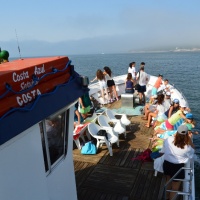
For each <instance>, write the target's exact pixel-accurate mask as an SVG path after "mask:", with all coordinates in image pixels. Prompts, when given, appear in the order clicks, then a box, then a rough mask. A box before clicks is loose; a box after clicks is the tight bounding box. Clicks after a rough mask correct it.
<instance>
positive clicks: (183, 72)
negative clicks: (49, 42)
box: [69, 52, 200, 199]
mask: <svg viewBox="0 0 200 200" xmlns="http://www.w3.org/2000/svg"><path fill="white" fill-rule="evenodd" d="M199 57H200V52H176V53H174V52H170V53H134V54H99V55H72V56H69V58H70V60H72V64H73V65H75V69H76V71H77V72H78V73H80V74H81V75H85V76H88V77H89V79H90V80H91V79H92V78H94V77H95V73H96V70H97V69H103V67H104V66H109V67H110V68H111V70H112V71H113V75H115V76H117V75H121V74H126V73H127V69H128V64H129V63H130V62H132V61H135V62H136V69H137V70H138V69H139V65H140V63H141V62H145V63H146V65H145V71H146V72H147V73H149V74H151V75H155V76H157V75H158V74H159V73H162V74H163V76H164V79H165V78H167V79H168V80H169V82H170V83H171V84H174V85H175V87H176V88H178V89H179V90H180V91H182V93H183V94H184V96H185V97H186V99H187V100H188V103H189V106H190V108H191V110H192V113H193V115H194V118H195V121H196V127H195V130H196V131H198V132H199V133H200V100H199V99H200V92H199V88H200V78H199V74H200V59H199ZM194 144H195V147H196V155H197V160H200V159H199V158H200V134H199V135H194ZM199 169H200V165H199V162H197V161H196V162H195V187H196V199H200V170H199Z"/></svg>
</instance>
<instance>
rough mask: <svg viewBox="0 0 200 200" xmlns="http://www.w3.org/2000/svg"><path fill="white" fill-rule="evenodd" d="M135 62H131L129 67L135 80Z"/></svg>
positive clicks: (129, 71)
mask: <svg viewBox="0 0 200 200" xmlns="http://www.w3.org/2000/svg"><path fill="white" fill-rule="evenodd" d="M135 64H136V63H135V62H131V63H130V64H129V68H128V73H131V74H132V79H133V80H135V79H136V74H137V73H136V70H135Z"/></svg>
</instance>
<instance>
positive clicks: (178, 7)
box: [0, 0, 200, 56]
mask: <svg viewBox="0 0 200 200" xmlns="http://www.w3.org/2000/svg"><path fill="white" fill-rule="evenodd" d="M0 3H1V11H0V15H1V30H0V47H1V49H2V50H3V49H6V50H8V51H9V52H10V54H11V55H13V56H17V55H18V50H17V39H16V33H15V30H16V32H17V37H18V41H19V46H20V49H21V54H22V55H23V56H43V55H55V54H56V55H57V54H58V55H60V54H62V55H66V54H90V53H102V52H104V53H127V52H135V51H146V50H169V49H174V48H176V47H180V48H194V47H198V48H200V34H199V33H200V26H199V19H200V12H199V8H200V1H199V0H192V1H189V0H167V1H164V0H71V1H69V0H56V1H55V0H54V1H53V0H52V1H50V0H17V1H13V0H7V1H5V0H4V1H2V0H0ZM3 6H4V7H5V8H3Z"/></svg>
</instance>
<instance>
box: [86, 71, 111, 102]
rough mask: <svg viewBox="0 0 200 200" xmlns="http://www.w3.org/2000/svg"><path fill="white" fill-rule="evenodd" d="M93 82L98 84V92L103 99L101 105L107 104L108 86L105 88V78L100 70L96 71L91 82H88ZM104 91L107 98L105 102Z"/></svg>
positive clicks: (108, 98)
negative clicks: (96, 81)
mask: <svg viewBox="0 0 200 200" xmlns="http://www.w3.org/2000/svg"><path fill="white" fill-rule="evenodd" d="M95 80H98V82H99V86H100V90H101V96H102V98H103V104H107V103H108V101H109V100H110V97H109V95H108V86H107V83H106V79H105V76H104V74H103V72H102V71H101V70H100V69H98V70H97V72H96V77H95V78H94V79H93V80H91V81H90V82H94V81H95ZM104 90H105V93H106V96H107V100H106V99H105V95H104Z"/></svg>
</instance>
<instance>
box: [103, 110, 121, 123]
mask: <svg viewBox="0 0 200 200" xmlns="http://www.w3.org/2000/svg"><path fill="white" fill-rule="evenodd" d="M106 115H107V117H108V118H109V120H110V121H111V122H113V123H117V122H118V121H120V119H117V118H116V117H115V115H116V113H115V112H114V111H112V110H110V109H106Z"/></svg>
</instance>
